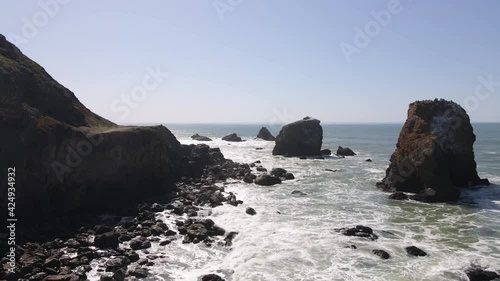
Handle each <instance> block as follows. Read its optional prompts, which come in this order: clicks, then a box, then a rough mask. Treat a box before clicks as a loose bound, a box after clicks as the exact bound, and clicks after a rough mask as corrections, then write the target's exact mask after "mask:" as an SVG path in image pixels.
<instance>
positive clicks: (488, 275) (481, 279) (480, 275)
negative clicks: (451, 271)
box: [465, 266, 500, 281]
mask: <svg viewBox="0 0 500 281" xmlns="http://www.w3.org/2000/svg"><path fill="white" fill-rule="evenodd" d="M465 274H467V277H469V280H470V281H489V280H495V279H497V278H500V276H499V275H498V273H496V272H494V271H489V270H485V269H483V268H481V267H478V266H472V267H470V268H468V269H467V270H466V271H465Z"/></svg>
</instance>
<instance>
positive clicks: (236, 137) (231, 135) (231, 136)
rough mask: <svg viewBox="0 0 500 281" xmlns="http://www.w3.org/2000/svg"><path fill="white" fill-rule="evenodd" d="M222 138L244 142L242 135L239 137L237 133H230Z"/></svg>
mask: <svg viewBox="0 0 500 281" xmlns="http://www.w3.org/2000/svg"><path fill="white" fill-rule="evenodd" d="M222 140H225V141H230V142H242V141H243V140H242V139H241V138H240V137H238V135H237V134H236V133H232V134H229V135H227V136H225V137H223V138H222Z"/></svg>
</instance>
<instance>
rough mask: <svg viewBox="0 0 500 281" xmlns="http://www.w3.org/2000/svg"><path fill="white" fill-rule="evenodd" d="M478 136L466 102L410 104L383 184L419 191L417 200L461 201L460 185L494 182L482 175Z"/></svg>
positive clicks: (397, 189) (393, 189)
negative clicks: (476, 150)
mask: <svg viewBox="0 0 500 281" xmlns="http://www.w3.org/2000/svg"><path fill="white" fill-rule="evenodd" d="M475 140H476V136H475V135H474V133H473V129H472V126H471V123H470V119H469V116H468V115H467V113H466V112H465V110H464V109H463V108H462V107H461V106H460V105H458V104H456V103H454V102H452V101H447V100H443V99H439V100H438V99H435V100H425V101H416V102H414V103H412V104H410V107H409V109H408V117H407V120H406V122H405V124H404V126H403V128H402V130H401V133H400V135H399V139H398V143H397V146H396V150H395V151H394V153H393V154H392V156H391V160H390V161H391V163H390V166H389V168H388V169H387V171H386V176H385V178H384V179H383V180H382V182H379V183H377V186H378V187H380V188H382V189H384V190H387V191H403V192H411V193H416V194H417V195H415V196H413V199H416V200H420V201H426V202H446V201H454V200H457V199H458V198H459V197H460V189H459V188H463V187H468V186H471V185H478V184H489V183H488V181H487V180H480V179H479V177H478V175H477V171H476V162H475V160H474V152H473V144H474V141H475Z"/></svg>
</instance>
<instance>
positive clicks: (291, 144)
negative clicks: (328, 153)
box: [273, 117, 323, 157]
mask: <svg viewBox="0 0 500 281" xmlns="http://www.w3.org/2000/svg"><path fill="white" fill-rule="evenodd" d="M322 144H323V128H322V127H321V125H320V121H319V120H318V119H313V118H310V117H305V118H303V119H302V120H299V121H296V122H293V123H290V124H288V125H285V126H284V127H283V128H281V130H280V132H279V134H278V136H277V137H276V145H275V147H274V149H273V155H283V156H287V157H300V156H318V155H321V152H320V151H321V145H322Z"/></svg>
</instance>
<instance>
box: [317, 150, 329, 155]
mask: <svg viewBox="0 0 500 281" xmlns="http://www.w3.org/2000/svg"><path fill="white" fill-rule="evenodd" d="M319 153H320V154H321V155H332V151H331V150H330V149H323V150H321V151H320V152H319Z"/></svg>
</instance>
